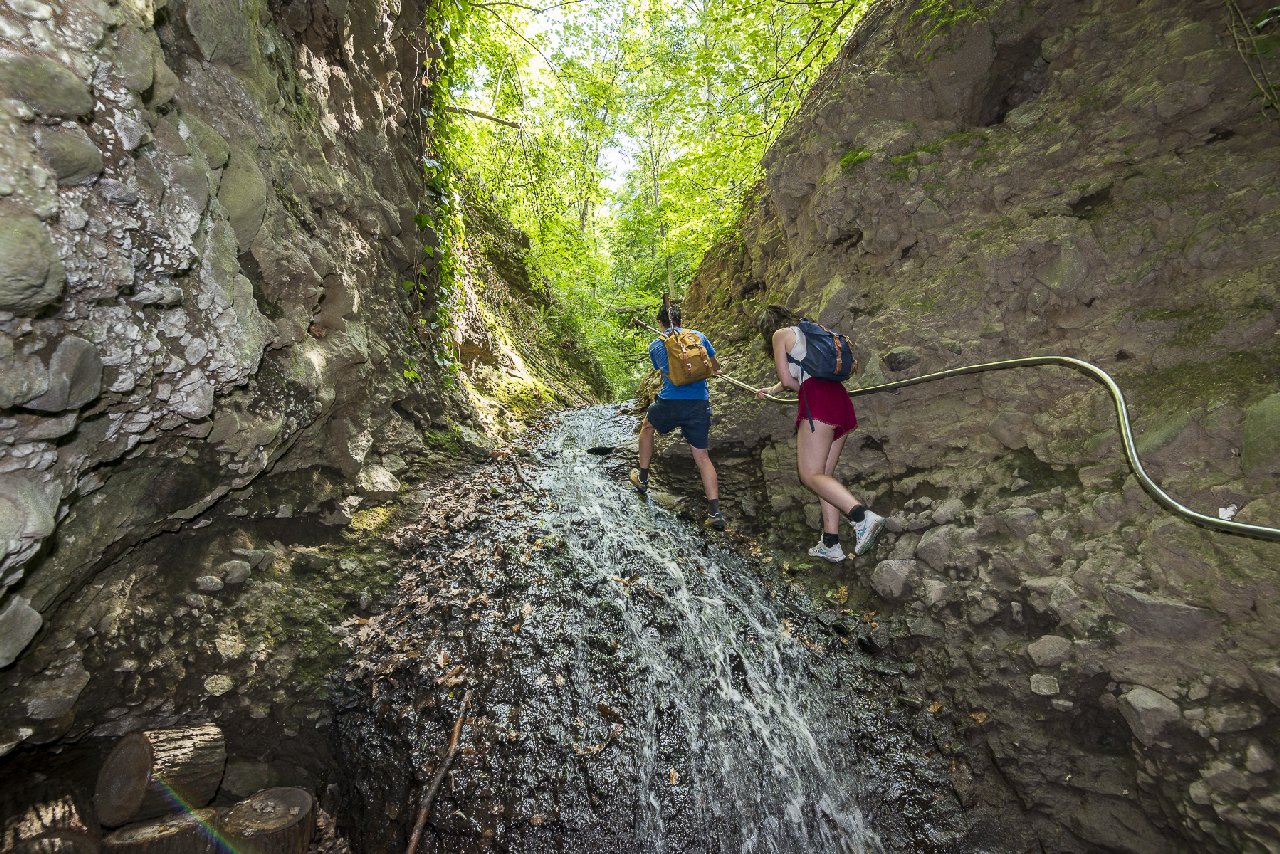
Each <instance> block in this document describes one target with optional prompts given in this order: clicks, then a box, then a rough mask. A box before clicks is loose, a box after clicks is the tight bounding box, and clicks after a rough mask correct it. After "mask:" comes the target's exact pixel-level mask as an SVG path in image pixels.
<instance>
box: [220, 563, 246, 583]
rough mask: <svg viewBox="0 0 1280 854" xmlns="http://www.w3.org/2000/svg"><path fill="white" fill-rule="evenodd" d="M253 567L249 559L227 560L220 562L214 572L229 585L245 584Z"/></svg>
mask: <svg viewBox="0 0 1280 854" xmlns="http://www.w3.org/2000/svg"><path fill="white" fill-rule="evenodd" d="M251 572H252V568H251V567H250V565H249V562H248V561H247V560H226V561H223V562H222V563H220V564H218V566H217V568H216V569H214V574H215V575H217V576H218V577H220V578H221V579H222V583H223V584H225V585H227V586H234V585H236V584H244V582H245V581H247V580H248V578H249V575H250V573H251Z"/></svg>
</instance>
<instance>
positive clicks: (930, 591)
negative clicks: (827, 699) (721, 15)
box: [685, 2, 1280, 852]
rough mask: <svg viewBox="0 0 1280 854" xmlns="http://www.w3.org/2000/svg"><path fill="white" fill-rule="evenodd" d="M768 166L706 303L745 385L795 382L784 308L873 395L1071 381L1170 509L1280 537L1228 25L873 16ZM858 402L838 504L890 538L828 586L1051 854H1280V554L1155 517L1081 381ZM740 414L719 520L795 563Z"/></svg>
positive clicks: (1253, 116) (1052, 8) (788, 472)
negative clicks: (1229, 515) (1094, 378)
mask: <svg viewBox="0 0 1280 854" xmlns="http://www.w3.org/2000/svg"><path fill="white" fill-rule="evenodd" d="M1242 5H1244V4H1242ZM965 10H968V14H967V15H959V14H957V13H958V12H961V11H965ZM1245 12H1246V14H1247V15H1249V16H1250V20H1253V19H1254V18H1256V17H1258V16H1260V15H1261V12H1262V4H1253V5H1252V6H1248V5H1246V6H1245ZM1255 13H1256V14H1255ZM935 25H937V26H936V27H935ZM931 30H933V31H934V34H933V35H929V32H930V31H931ZM1268 62H1270V63H1271V65H1270V68H1271V71H1272V74H1273V75H1274V69H1275V66H1274V60H1268ZM767 169H768V172H767V178H766V180H765V182H764V184H763V185H762V186H761V187H760V188H759V191H758V194H757V197H756V198H755V199H753V200H752V201H751V202H750V203H749V204H748V205H747V206H746V209H745V211H744V216H743V220H742V227H741V233H740V235H738V236H737V237H735V238H733V239H730V240H726V241H725V242H723V243H722V244H721V245H720V246H719V247H718V248H717V249H716V250H715V251H714V252H713V253H711V255H710V256H709V257H708V259H707V260H706V262H705V263H704V264H703V266H702V268H701V270H700V272H699V275H698V277H697V280H696V282H695V284H694V286H693V289H692V291H691V294H690V298H689V301H688V303H687V306H686V312H685V316H686V317H688V318H690V320H691V321H692V322H694V323H695V324H697V325H698V326H699V327H700V328H702V329H703V330H705V331H707V332H708V334H710V335H711V336H712V337H713V340H715V341H716V344H717V346H718V347H720V348H721V352H722V353H723V354H724V355H725V357H726V358H725V361H726V363H727V365H728V368H729V370H730V372H731V373H735V374H737V375H738V376H739V377H740V378H742V379H747V380H758V381H759V382H760V383H761V384H764V383H768V382H771V381H772V378H771V370H770V369H769V363H768V361H767V358H766V356H765V352H766V350H765V336H767V335H768V333H769V332H771V331H772V329H773V328H774V327H775V325H777V323H778V319H779V318H780V317H782V316H783V315H784V314H785V313H786V310H792V311H796V312H800V313H804V314H808V315H810V316H813V317H815V318H817V319H819V320H820V321H822V322H824V323H827V324H829V325H832V326H834V327H836V328H839V329H842V330H845V331H847V332H849V333H851V334H852V335H853V337H854V338H855V339H856V342H857V347H858V349H859V351H860V353H859V355H860V356H861V357H862V358H863V360H864V363H865V365H866V371H865V373H864V375H863V377H862V378H861V382H862V383H863V384H866V385H870V384H874V383H876V382H881V381H884V380H892V379H899V378H905V377H908V376H913V375H917V374H922V373H927V372H931V371H935V370H941V369H943V368H948V367H955V366H959V365H964V364H972V363H979V362H984V361H989V360H995V359H1003V358H1011V357H1017V356H1025V355H1035V354H1045V353H1059V354H1064V355H1069V356H1074V357H1077V358H1080V359H1084V360H1088V361H1091V362H1094V363H1096V364H1098V365H1100V366H1101V367H1103V368H1104V369H1106V370H1108V371H1110V372H1112V373H1113V375H1114V376H1115V377H1116V379H1117V381H1118V383H1119V385H1120V386H1121V387H1122V389H1123V390H1124V391H1125V392H1126V393H1127V395H1128V397H1129V402H1130V405H1131V409H1132V415H1133V417H1134V423H1135V430H1136V433H1137V436H1138V444H1139V450H1140V452H1141V454H1142V456H1143V459H1144V461H1146V463H1147V464H1148V468H1149V471H1150V472H1151V474H1152V475H1153V477H1154V479H1155V480H1156V481H1157V482H1159V483H1160V484H1162V485H1163V486H1164V487H1165V488H1166V489H1167V490H1168V491H1169V492H1170V493H1171V494H1172V495H1174V496H1175V497H1177V498H1178V499H1179V500H1181V501H1183V502H1184V503H1186V504H1188V505H1190V506H1192V507H1194V508H1197V509H1199V510H1201V511H1202V512H1206V513H1208V514H1210V515H1215V514H1217V513H1218V511H1219V508H1234V509H1236V510H1238V515H1237V516H1236V518H1238V519H1240V520H1242V521H1249V522H1253V523H1256V524H1262V525H1272V526H1275V525H1280V499H1278V497H1277V495H1278V489H1277V487H1278V486H1280V481H1278V480H1277V475H1280V419H1278V415H1277V414H1278V413H1280V395H1278V394H1277V392H1276V389H1277V378H1278V377H1280V346H1278V345H1277V333H1278V330H1280V324H1278V322H1277V321H1278V306H1277V282H1278V280H1280V244H1277V242H1276V240H1275V235H1276V233H1277V226H1278V225H1280V214H1278V213H1277V211H1278V209H1280V124H1278V123H1277V121H1276V117H1275V116H1274V115H1271V114H1266V113H1264V111H1263V109H1262V106H1261V99H1260V98H1259V97H1258V90H1257V88H1256V87H1255V85H1254V82H1253V80H1252V79H1251V76H1250V72H1249V69H1248V68H1247V67H1246V65H1245V63H1244V62H1243V61H1242V58H1241V56H1240V54H1239V53H1238V51H1237V46H1236V44H1235V42H1234V41H1233V37H1232V34H1231V25H1230V22H1229V17H1228V12H1227V10H1226V8H1225V7H1224V5H1223V4H1221V3H1217V2H1122V3H1113V2H1071V3H1050V2H1006V3H995V4H989V5H988V6H987V7H983V5H982V4H963V3H921V4H917V3H880V4H877V5H876V6H874V7H873V8H872V10H871V12H870V13H868V16H867V18H866V19H865V21H864V24H863V25H862V26H861V28H860V29H859V31H858V33H857V35H855V37H854V38H853V39H852V40H851V42H850V44H849V45H848V46H847V48H846V50H845V52H844V54H843V55H842V56H841V57H840V59H839V60H838V61H837V62H836V63H835V64H834V65H833V66H832V67H831V68H830V69H828V72H827V74H826V75H825V76H824V78H823V80H822V82H821V83H820V84H819V86H818V87H816V89H815V92H814V94H813V95H812V96H811V97H810V99H809V101H808V103H807V104H806V105H805V107H804V108H803V110H802V112H801V114H800V115H799V116H798V117H797V119H796V120H795V121H793V122H792V123H791V125H790V127H789V129H788V130H787V132H785V133H784V134H783V135H782V137H781V138H780V139H779V140H778V142H777V144H776V145H775V146H774V147H773V149H772V150H771V152H770V153H769V155H768V157H767ZM856 402H857V404H858V409H859V417H860V420H861V421H862V427H861V429H860V430H859V431H858V432H857V433H856V434H855V435H854V436H853V438H852V439H851V440H850V442H849V444H848V447H847V449H846V451H845V453H844V459H843V462H842V463H841V467H840V469H839V475H840V476H841V477H843V478H844V479H845V480H846V482H848V483H849V484H850V485H851V486H852V487H853V489H854V491H855V493H856V494H859V495H861V496H862V497H863V498H864V499H866V500H867V501H869V502H870V503H871V504H872V505H873V506H874V507H876V508H877V509H878V510H879V511H880V512H881V513H884V514H886V515H890V516H892V517H893V520H894V525H893V533H892V534H891V535H889V536H888V537H886V538H885V540H884V541H883V542H882V543H881V544H880V546H879V548H878V550H877V551H876V552H875V554H874V555H871V556H867V557H864V558H860V559H858V560H856V561H853V562H852V563H851V564H847V565H846V566H845V568H841V569H836V570H834V571H833V572H826V573H825V574H823V575H821V576H815V577H814V578H811V579H810V583H812V584H813V586H814V587H815V588H818V589H819V590H821V589H823V585H824V584H827V583H829V584H831V585H832V586H834V585H837V584H852V585H854V586H855V589H857V588H861V589H862V590H863V591H864V594H865V595H866V597H867V602H868V605H867V607H871V608H876V609H879V610H880V611H881V612H882V613H887V614H890V615H892V617H893V620H892V624H893V625H894V626H895V627H896V628H895V634H896V640H895V646H894V649H895V651H896V652H897V653H898V654H900V655H904V656H911V657H913V658H915V660H916V661H917V662H918V663H919V664H921V665H922V666H923V667H924V669H925V672H926V674H927V681H928V684H932V685H933V686H935V690H936V692H937V694H936V696H935V697H934V698H932V699H934V700H936V706H931V708H934V709H935V710H936V712H937V713H938V714H942V715H951V716H954V717H955V718H956V719H957V720H960V721H962V722H964V723H965V724H966V725H967V726H968V727H969V728H970V731H971V738H972V744H973V745H974V746H975V747H977V748H978V750H977V753H979V754H986V755H989V756H990V757H991V759H992V762H993V763H994V769H988V770H987V771H986V772H985V773H987V774H989V775H991V776H990V777H988V780H989V781H990V782H989V785H988V787H990V785H992V784H994V782H995V780H996V779H1000V778H1002V779H1003V780H1005V781H1007V782H1008V783H1009V784H1010V785H1011V786H1012V788H1013V790H1014V791H1015V792H1016V793H1017V796H1018V797H1019V799H1020V800H1021V803H1022V804H1023V805H1024V806H1025V808H1026V809H1027V810H1028V812H1029V813H1030V815H1031V816H1032V817H1033V818H1035V819H1036V821H1037V823H1038V827H1039V833H1040V835H1041V840H1042V844H1043V845H1044V846H1045V848H1046V850H1055V851H1096V850H1117V851H1132V852H1159V851H1175V850H1196V851H1204V850H1214V851H1256V852H1261V851H1276V850H1280V800H1277V797H1276V791H1277V789H1278V788H1280V776H1278V772H1277V769H1276V765H1275V762H1276V758H1277V757H1278V756H1280V735H1278V733H1280V659H1278V658H1277V649H1280V628H1278V627H1280V580H1278V578H1277V576H1276V573H1275V568H1276V566H1277V564H1278V562H1280V545H1278V544H1276V543H1274V542H1271V543H1267V542H1262V541H1255V540H1249V539H1245V538H1241V537H1239V536H1231V535H1224V534H1221V533H1214V532H1211V531H1208V530H1205V529H1203V528H1199V527H1196V526H1194V525H1193V524H1191V523H1189V522H1186V521H1183V520H1181V519H1178V518H1175V517H1172V516H1171V515H1169V514H1168V513H1167V512H1165V511H1164V510H1162V509H1161V508H1160V507H1159V506H1157V505H1156V504H1155V502H1154V501H1153V500H1152V499H1151V498H1150V497H1149V496H1148V495H1147V494H1146V493H1145V492H1144V491H1143V489H1142V488H1141V486H1140V485H1139V484H1138V483H1137V482H1136V481H1135V479H1134V478H1133V476H1132V475H1131V473H1130V472H1129V470H1128V468H1127V466H1126V464H1125V462H1124V459H1123V456H1122V454H1121V450H1120V444H1119V437H1118V434H1117V431H1116V429H1115V418H1114V415H1113V413H1112V411H1111V407H1110V403H1109V399H1108V398H1107V396H1106V394H1105V392H1104V391H1103V390H1102V389H1101V387H1100V386H1097V385H1095V384H1093V383H1092V382H1090V381H1089V380H1088V379H1087V378H1085V377H1083V376H1082V375H1078V374H1076V373H1074V372H1072V371H1070V370H1069V369H1066V368H1056V367H1048V368H1046V367H1038V368H1027V369H1019V370H1016V371H1008V372H1001V373H988V374H982V375H979V376H972V377H964V378H959V379H953V380H946V381H941V382H937V383H931V384H927V385H923V386H918V387H914V388H911V389H907V390H904V391H901V392H900V393H896V394H882V395H876V396H869V397H865V398H858V399H857V401H856ZM717 406H718V409H719V413H720V417H721V419H720V424H719V426H718V428H717V434H716V437H715V439H714V442H715V443H716V444H715V445H713V454H714V455H716V458H717V461H718V462H719V463H720V465H721V471H722V476H723V477H724V487H723V489H724V491H725V495H726V500H727V501H728V502H730V503H731V507H732V509H733V511H734V512H735V514H736V515H737V516H738V517H739V519H740V520H742V522H743V523H744V524H757V525H761V526H764V527H766V528H768V530H770V531H771V535H772V537H773V539H774V542H775V545H776V546H778V547H779V548H780V549H781V550H783V551H784V552H785V553H788V554H790V555H791V556H792V559H793V560H794V555H795V554H797V553H799V554H803V549H804V548H807V546H809V545H810V544H811V543H812V541H813V540H814V539H815V538H816V533H815V531H816V528H817V518H816V511H817V508H816V506H814V502H813V501H812V500H811V499H810V498H809V497H808V496H807V495H806V494H805V493H803V491H802V490H801V489H800V488H799V486H798V484H797V482H796V478H795V474H794V453H795V452H794V447H793V441H794V440H793V438H792V422H791V419H792V417H793V412H792V411H791V410H790V409H787V408H783V407H780V406H776V405H773V404H764V403H758V402H756V401H754V400H751V399H750V398H749V397H747V396H745V395H740V394H739V393H738V392H737V391H735V390H733V389H731V388H730V387H728V386H724V387H722V390H721V391H720V393H719V396H718V404H717ZM810 569H811V571H812V572H815V573H818V572H823V570H822V569H821V568H819V567H810ZM968 773H969V771H968V770H967V769H963V768H962V769H960V771H959V772H958V774H960V775H961V776H963V775H964V774H968ZM974 773H983V772H982V770H981V769H979V768H978V767H977V766H976V765H975V768H974ZM978 788H979V789H981V788H984V787H983V786H979V787H978Z"/></svg>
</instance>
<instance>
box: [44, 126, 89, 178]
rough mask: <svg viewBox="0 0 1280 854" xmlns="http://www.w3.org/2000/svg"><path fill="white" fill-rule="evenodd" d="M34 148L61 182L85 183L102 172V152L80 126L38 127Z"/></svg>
mask: <svg viewBox="0 0 1280 854" xmlns="http://www.w3.org/2000/svg"><path fill="white" fill-rule="evenodd" d="M36 147H37V148H39V149H40V153H41V154H42V155H43V156H44V159H45V160H47V161H49V165H50V166H51V167H52V168H53V172H54V174H55V175H57V176H58V183H59V184H61V185H64V186H74V185H76V184H87V183H89V182H90V181H92V180H93V179H94V178H96V177H98V175H100V174H101V173H102V152H101V151H99V150H98V146H97V145H96V144H95V143H94V141H93V140H91V139H89V135H88V134H87V133H85V132H84V128H82V127H80V126H79V125H72V126H71V127H60V128H45V129H44V130H41V131H40V133H39V135H38V137H37V141H36Z"/></svg>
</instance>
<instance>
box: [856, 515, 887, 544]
mask: <svg viewBox="0 0 1280 854" xmlns="http://www.w3.org/2000/svg"><path fill="white" fill-rule="evenodd" d="M883 530H884V518H883V517H881V516H880V515H878V514H876V513H872V512H871V511H870V510H867V511H866V513H865V515H863V517H862V521H861V522H854V523H853V536H854V540H853V553H854V554H855V555H864V554H866V553H867V552H869V551H871V550H872V549H873V548H875V545H876V540H877V539H878V538H879V537H880V532H881V531H883Z"/></svg>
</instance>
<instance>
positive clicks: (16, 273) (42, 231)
mask: <svg viewBox="0 0 1280 854" xmlns="http://www.w3.org/2000/svg"><path fill="white" fill-rule="evenodd" d="M65 282H66V272H65V270H64V269H63V267H62V259H61V258H59V257H58V250H57V248H56V247H55V246H54V245H53V240H52V239H51V238H50V237H49V231H48V229H47V228H45V226H44V223H42V222H41V221H40V220H38V219H36V218H35V217H34V216H32V215H31V214H27V213H10V212H0V311H12V312H13V313H15V314H24V315H33V314H35V313H37V312H38V311H39V310H40V309H42V308H44V307H45V306H47V305H48V304H49V303H51V302H53V301H54V300H56V299H57V298H58V297H59V296H60V295H61V294H62V286H63V284H64V283H65Z"/></svg>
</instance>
